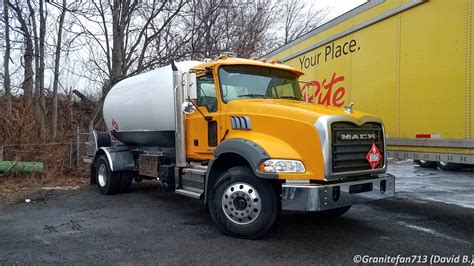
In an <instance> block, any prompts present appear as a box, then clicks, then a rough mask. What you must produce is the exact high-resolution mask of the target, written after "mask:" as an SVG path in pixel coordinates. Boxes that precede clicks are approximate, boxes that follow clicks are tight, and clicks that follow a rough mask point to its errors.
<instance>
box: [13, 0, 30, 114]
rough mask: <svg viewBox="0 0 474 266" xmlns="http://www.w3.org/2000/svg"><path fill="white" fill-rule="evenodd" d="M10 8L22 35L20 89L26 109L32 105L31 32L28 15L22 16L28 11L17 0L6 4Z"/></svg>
mask: <svg viewBox="0 0 474 266" xmlns="http://www.w3.org/2000/svg"><path fill="white" fill-rule="evenodd" d="M8 4H9V6H10V8H12V9H13V10H14V11H15V13H16V18H17V20H18V22H19V24H20V26H19V28H20V32H21V34H22V35H23V40H24V45H25V49H24V53H23V68H24V76H23V82H22V85H21V87H22V89H23V93H24V103H25V106H26V107H27V108H31V107H32V103H33V77H34V72H33V56H34V51H33V41H32V39H33V38H32V35H31V30H30V27H29V22H28V21H29V19H28V17H29V14H24V10H28V8H27V7H26V8H25V6H22V5H21V4H20V3H19V2H18V0H15V2H14V3H12V2H9V3H8Z"/></svg>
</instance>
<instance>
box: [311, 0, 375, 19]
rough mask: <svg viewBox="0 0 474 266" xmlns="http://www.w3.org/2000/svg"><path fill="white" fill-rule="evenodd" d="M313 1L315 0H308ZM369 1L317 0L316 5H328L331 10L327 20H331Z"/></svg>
mask: <svg viewBox="0 0 474 266" xmlns="http://www.w3.org/2000/svg"><path fill="white" fill-rule="evenodd" d="M306 1H308V2H313V1H314V0H306ZM365 2H367V1H366V0H317V1H316V3H315V4H316V5H318V6H325V7H328V8H329V10H330V12H329V15H328V19H327V20H331V19H333V18H335V17H337V16H339V15H341V14H344V13H346V12H347V11H349V10H351V9H353V8H355V7H357V6H359V5H361V4H363V3H365Z"/></svg>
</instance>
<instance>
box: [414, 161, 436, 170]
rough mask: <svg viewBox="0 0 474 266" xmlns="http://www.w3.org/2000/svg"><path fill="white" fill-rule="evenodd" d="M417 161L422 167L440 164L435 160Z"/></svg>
mask: <svg viewBox="0 0 474 266" xmlns="http://www.w3.org/2000/svg"><path fill="white" fill-rule="evenodd" d="M415 163H416V164H418V165H419V166H420V167H422V168H436V167H438V164H437V163H436V162H433V161H425V160H415Z"/></svg>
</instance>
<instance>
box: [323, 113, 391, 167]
mask: <svg viewBox="0 0 474 266" xmlns="http://www.w3.org/2000/svg"><path fill="white" fill-rule="evenodd" d="M331 134H332V136H331V137H332V166H331V167H332V172H333V173H344V172H353V171H365V170H371V169H372V167H371V166H370V164H369V162H368V161H367V159H366V158H365V157H366V155H367V153H368V152H369V150H370V148H371V147H372V144H373V143H375V145H377V148H378V149H379V151H380V154H381V155H382V160H380V162H379V164H378V165H377V167H376V169H377V168H382V167H383V164H384V160H383V158H384V156H385V151H384V143H383V141H384V138H383V130H382V125H381V124H379V123H365V124H363V125H361V126H358V125H356V124H353V123H350V122H335V123H333V124H332V125H331Z"/></svg>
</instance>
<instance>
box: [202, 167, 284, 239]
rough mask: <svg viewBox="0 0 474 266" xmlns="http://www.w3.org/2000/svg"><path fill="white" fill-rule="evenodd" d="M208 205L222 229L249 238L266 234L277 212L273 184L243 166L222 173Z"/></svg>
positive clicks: (229, 233)
mask: <svg viewBox="0 0 474 266" xmlns="http://www.w3.org/2000/svg"><path fill="white" fill-rule="evenodd" d="M208 207H209V212H210V213H211V217H212V219H213V220H214V222H215V223H216V224H217V226H218V227H219V229H220V230H221V231H222V232H223V233H225V234H227V235H230V236H234V237H240V238H247V239H256V238H260V237H262V236H263V235H265V233H267V232H268V231H269V230H270V229H271V227H272V225H273V224H274V223H275V220H276V218H277V214H278V202H277V195H276V193H275V190H274V188H273V187H272V184H271V183H270V182H268V181H266V180H262V179H260V178H258V177H256V176H255V174H254V173H253V172H252V171H251V170H250V169H248V168H247V167H240V166H239V167H233V168H231V169H229V170H228V171H226V172H224V173H223V174H221V176H220V177H219V179H218V181H217V183H216V184H215V186H214V188H213V189H212V191H211V193H210V197H209V204H208Z"/></svg>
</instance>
